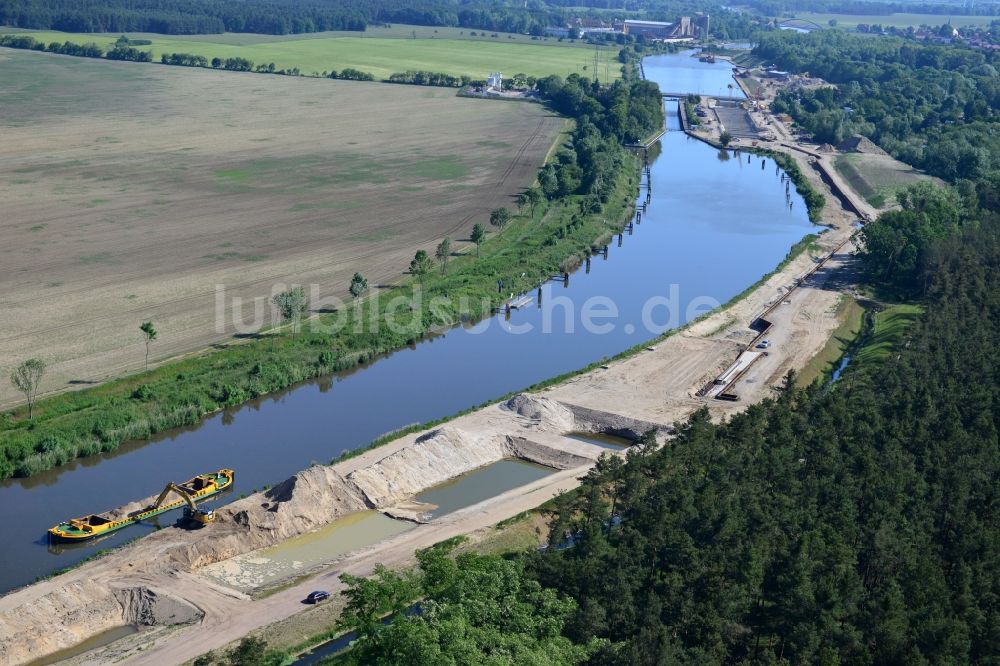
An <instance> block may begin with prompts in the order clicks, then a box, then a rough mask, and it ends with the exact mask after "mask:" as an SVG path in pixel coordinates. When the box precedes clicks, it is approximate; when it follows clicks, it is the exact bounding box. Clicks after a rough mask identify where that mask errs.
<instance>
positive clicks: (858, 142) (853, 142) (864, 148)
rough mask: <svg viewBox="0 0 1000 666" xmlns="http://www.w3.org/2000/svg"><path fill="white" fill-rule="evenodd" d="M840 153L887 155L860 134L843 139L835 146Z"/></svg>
mask: <svg viewBox="0 0 1000 666" xmlns="http://www.w3.org/2000/svg"><path fill="white" fill-rule="evenodd" d="M837 148H838V149H840V150H841V151H842V152H845V153H865V154H868V155H888V154H889V153H887V152H885V151H884V150H882V149H881V148H879V147H878V146H877V145H875V143H874V142H873V141H872V140H871V139H869V138H868V137H864V136H861V135H860V134H855V135H854V136H852V137H849V138H847V139H844V140H843V141H841V142H840V145H838V146H837Z"/></svg>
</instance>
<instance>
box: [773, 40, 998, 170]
mask: <svg viewBox="0 0 1000 666" xmlns="http://www.w3.org/2000/svg"><path fill="white" fill-rule="evenodd" d="M754 53H755V54H756V55H758V56H760V57H761V58H765V59H766V60H767V61H768V62H771V63H773V64H775V65H776V66H777V67H779V68H781V69H786V70H789V71H792V72H809V73H810V74H812V75H814V76H819V77H821V78H823V79H825V80H826V81H829V82H830V83H834V84H836V88H832V87H824V88H819V89H815V90H798V91H793V92H789V93H785V94H783V95H781V96H780V97H779V99H778V100H777V102H776V104H775V110H777V111H787V112H788V113H789V114H791V115H792V117H793V118H795V120H796V121H797V122H798V123H799V124H801V125H802V126H803V127H804V128H805V129H806V130H807V131H809V132H812V133H813V134H814V135H815V137H816V139H817V140H818V141H820V142H828V143H832V144H837V143H840V141H841V140H843V139H844V138H845V137H846V136H848V135H850V134H854V133H859V134H863V135H865V136H867V137H869V138H871V139H872V140H873V141H875V142H876V143H877V144H879V145H880V146H881V147H882V148H884V149H885V150H887V151H888V152H890V153H891V154H892V155H893V156H895V157H897V158H898V159H900V160H902V161H903V162H906V163H907V164H912V165H913V166H916V167H918V168H920V169H923V170H925V171H927V172H928V173H931V174H934V175H936V176H939V177H941V178H943V179H945V180H947V181H950V182H955V181H958V180H963V179H964V180H977V179H979V178H980V177H982V176H983V175H985V174H986V173H988V172H990V171H992V170H995V169H997V168H1000V75H998V72H997V68H998V67H1000V53H991V52H984V51H978V50H973V49H969V48H965V47H961V46H940V45H930V44H920V43H916V42H913V41H908V40H903V39H899V38H895V37H882V38H879V39H871V38H870V37H865V36H859V35H851V34H847V33H843V32H838V31H833V30H823V31H818V32H814V33H811V34H808V35H805V34H794V33H787V32H781V33H777V32H775V33H770V34H763V35H761V36H760V42H759V44H758V45H757V47H756V48H755V49H754Z"/></svg>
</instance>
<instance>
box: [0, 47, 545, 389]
mask: <svg viewBox="0 0 1000 666" xmlns="http://www.w3.org/2000/svg"><path fill="white" fill-rule="evenodd" d="M0 93H2V95H3V99H4V103H3V104H2V105H0V135H2V136H3V141H0V201H3V204H4V205H3V209H2V210H3V212H2V214H0V237H2V238H3V242H2V243H0V322H2V324H0V370H2V371H3V373H4V375H6V373H8V372H9V371H10V369H11V368H12V367H13V366H14V365H16V363H17V362H19V361H20V360H23V359H25V358H27V357H31V356H38V357H41V358H43V359H45V360H46V361H47V362H48V363H49V371H48V373H47V375H46V378H45V381H44V384H43V390H45V391H46V392H48V391H53V390H60V389H64V388H67V387H72V386H83V385H87V384H91V383H95V382H99V381H101V380H102V379H106V378H108V377H112V376H117V375H121V374H123V373H126V372H129V371H134V370H137V369H141V368H142V365H143V355H144V343H143V337H142V334H141V333H140V332H139V330H138V326H139V324H140V323H141V322H142V321H145V320H152V321H153V322H154V324H155V325H156V327H157V328H158V329H159V339H158V340H157V341H156V342H154V343H153V345H152V347H151V356H150V358H151V361H152V362H155V361H157V360H161V359H164V358H168V357H173V356H176V355H178V354H182V353H185V352H189V351H193V350H198V349H202V348H205V347H206V346H208V345H211V344H213V343H218V342H221V341H225V340H231V339H232V337H233V330H232V329H231V327H229V326H227V327H226V330H224V331H223V332H220V331H219V328H218V326H217V323H216V292H217V285H225V290H226V295H227V297H228V298H227V300H226V303H227V304H230V305H231V303H232V301H231V298H232V297H234V296H236V297H241V298H242V299H243V301H244V303H245V304H246V303H250V302H251V301H253V299H255V298H256V299H258V300H260V301H263V299H266V298H268V297H269V296H270V294H271V293H272V290H273V289H274V287H275V285H282V284H292V283H295V284H303V285H312V284H315V285H316V288H317V289H318V290H319V293H320V294H321V295H322V296H339V297H341V298H346V297H347V287H348V283H349V281H350V278H351V275H352V274H353V273H354V272H355V271H361V272H362V273H363V274H364V275H365V276H366V277H367V278H368V280H369V282H370V284H371V285H372V286H373V287H375V286H376V285H379V284H384V283H388V282H392V281H394V280H397V279H399V278H401V277H402V274H403V272H404V271H405V270H406V267H407V265H408V263H409V260H410V259H411V258H412V256H413V253H414V252H415V251H416V250H417V249H421V248H423V249H428V250H429V251H433V246H434V245H435V244H436V243H437V242H438V241H439V240H440V239H441V238H443V237H444V236H446V235H448V236H451V237H452V239H453V240H456V241H460V242H458V243H457V246H458V248H459V249H460V248H461V246H462V245H463V244H464V241H465V240H466V239H467V238H468V235H469V232H470V230H471V228H472V226H473V224H475V223H476V222H484V221H486V218H487V217H488V214H489V211H490V210H491V209H492V208H495V207H497V206H501V205H507V206H511V205H512V196H513V195H515V194H516V193H517V192H518V191H519V190H520V189H521V188H523V187H525V186H527V185H528V184H530V182H531V181H532V180H533V178H534V174H535V170H536V169H537V167H538V166H539V165H540V164H541V163H542V161H543V160H544V157H545V154H546V152H547V151H548V149H549V148H550V146H551V144H552V142H553V140H554V139H555V137H556V135H557V134H558V132H559V131H560V130H561V128H562V127H563V121H562V120H561V119H560V118H558V117H555V116H552V115H551V114H549V113H548V112H546V111H545V110H544V109H543V108H542V107H541V106H539V105H534V104H527V103H508V102H494V101H486V100H471V99H462V98H456V97H455V96H454V91H453V90H448V89H435V88H423V87H411V86H394V85H386V84H372V83H356V82H347V81H330V80H314V79H304V78H292V77H282V76H268V75H261V74H240V73H230V72H215V71H208V70H200V69H187V68H177V67H165V66H158V65H137V64H131V63H112V62H98V61H90V60H88V59H84V58H70V57H63V56H55V55H50V54H39V53H32V52H21V51H13V50H7V49H3V50H0ZM453 247H454V245H453ZM307 291H308V290H307ZM245 312H246V319H247V320H249V319H250V311H249V308H245ZM224 314H225V319H226V321H227V322H231V320H232V316H231V312H230V311H229V310H228V309H227V310H226V311H225V312H224ZM17 398H18V396H17V395H15V394H14V393H13V391H12V389H11V388H10V387H9V386H8V385H7V382H4V383H3V386H2V387H0V403H10V402H12V401H14V400H16V399H17Z"/></svg>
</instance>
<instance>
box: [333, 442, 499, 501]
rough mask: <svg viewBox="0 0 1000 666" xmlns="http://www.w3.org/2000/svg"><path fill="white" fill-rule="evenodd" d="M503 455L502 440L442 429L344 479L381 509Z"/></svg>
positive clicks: (494, 460)
mask: <svg viewBox="0 0 1000 666" xmlns="http://www.w3.org/2000/svg"><path fill="white" fill-rule="evenodd" d="M507 455H509V454H508V451H507V447H506V438H504V437H496V436H494V437H483V438H480V437H476V436H474V435H471V434H469V433H466V432H462V431H460V430H457V429H456V428H451V427H444V428H439V429H437V430H432V431H431V432H429V433H427V434H426V435H424V436H423V437H420V438H419V439H417V441H416V442H415V443H414V444H413V446H408V447H406V448H404V449H400V450H399V451H396V452H395V453H393V454H391V455H388V456H386V457H385V458H382V459H381V460H379V461H378V462H377V463H375V464H374V465H370V466H369V467H365V468H362V469H359V470H356V471H354V472H351V474H349V475H348V477H347V479H348V480H349V481H350V482H351V483H353V484H354V485H355V486H357V487H358V488H360V489H361V490H362V491H363V492H364V494H365V496H366V497H367V498H368V500H369V501H370V502H371V503H372V504H374V505H375V506H377V507H385V506H391V505H393V504H396V503H397V502H399V501H401V500H403V499H405V498H407V497H412V496H413V495H415V494H417V493H418V492H420V491H421V490H423V489H424V488H429V487H431V486H435V485H437V484H439V483H443V482H445V481H447V480H448V479H450V478H452V477H455V476H459V475H461V474H465V473H466V472H469V471H471V470H474V469H476V468H477V467H482V466H484V465H488V464H490V463H492V462H496V461H497V460H500V459H501V458H504V457H506V456H507Z"/></svg>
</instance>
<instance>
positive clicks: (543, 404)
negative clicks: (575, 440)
mask: <svg viewBox="0 0 1000 666" xmlns="http://www.w3.org/2000/svg"><path fill="white" fill-rule="evenodd" d="M503 408H504V409H509V410H510V411H512V412H516V413H517V414H519V415H520V416H524V417H526V418H529V419H532V420H533V421H541V422H542V423H544V424H545V425H547V426H549V427H550V428H552V429H558V430H562V431H564V432H566V431H569V430H573V429H574V428H575V427H576V417H575V416H573V412H572V411H570V410H569V408H567V407H566V406H565V405H563V404H562V403H561V402H559V401H557V400H553V399H551V398H545V397H541V396H532V395H526V394H524V393H519V394H518V395H515V396H514V397H513V398H511V399H510V400H508V401H507V402H506V403H504V405H503Z"/></svg>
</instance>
